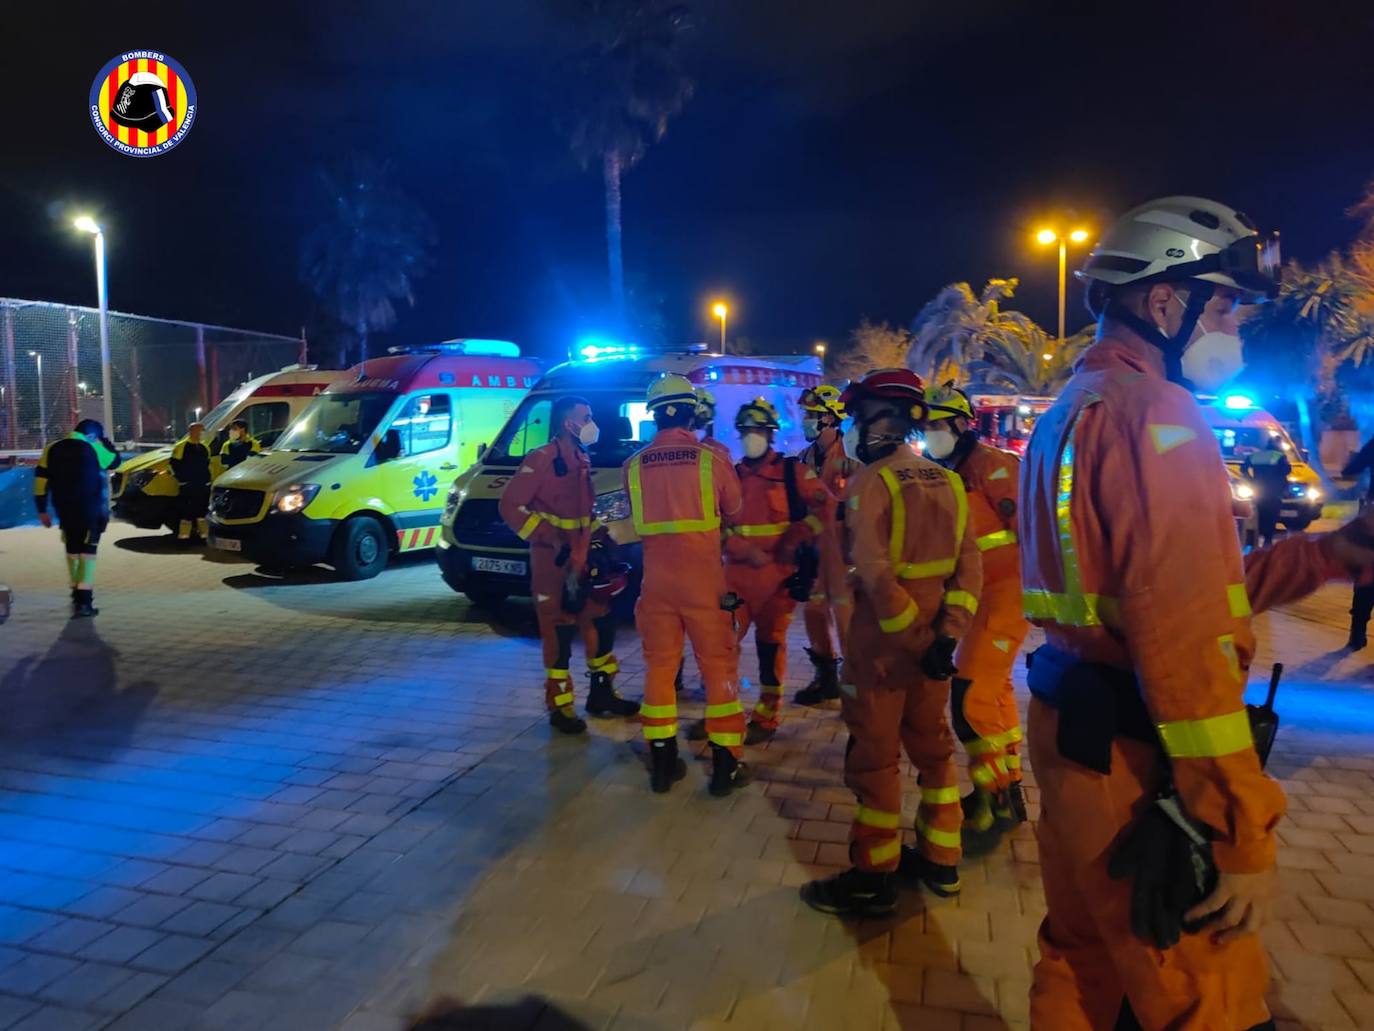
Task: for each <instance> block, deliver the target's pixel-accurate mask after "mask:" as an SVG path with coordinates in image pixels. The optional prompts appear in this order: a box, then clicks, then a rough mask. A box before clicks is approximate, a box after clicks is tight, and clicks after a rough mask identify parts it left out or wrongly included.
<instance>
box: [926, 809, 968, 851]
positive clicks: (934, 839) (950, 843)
mask: <svg viewBox="0 0 1374 1031" xmlns="http://www.w3.org/2000/svg"><path fill="white" fill-rule="evenodd" d="M916 833H917V834H919V835H921V837H923V838H925V839H926V840H927V841H929V842H930V843H931V844H932V845H940V846H942V847H944V848H958V847H959V845H960V838H959V832H958V831H942V830H936V829H935V828H934V827H932V826H930V824H928V823H926V822H925V821H924V820H922V819H921V818H920V816H917V817H916Z"/></svg>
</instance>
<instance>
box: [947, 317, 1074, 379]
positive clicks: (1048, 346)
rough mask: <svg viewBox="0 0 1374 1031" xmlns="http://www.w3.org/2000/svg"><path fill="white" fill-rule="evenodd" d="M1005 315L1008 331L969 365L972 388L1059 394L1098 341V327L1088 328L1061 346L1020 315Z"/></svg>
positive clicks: (986, 346)
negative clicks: (1088, 350) (1089, 349)
mask: <svg viewBox="0 0 1374 1031" xmlns="http://www.w3.org/2000/svg"><path fill="white" fill-rule="evenodd" d="M1006 315H1007V317H1008V319H1007V322H1008V325H1007V326H1006V331H1005V332H1004V333H1002V334H999V335H998V336H996V337H993V338H991V339H989V340H988V342H987V344H986V345H985V346H984V349H983V357H982V358H981V359H978V360H976V361H972V362H970V363H969V365H968V373H969V378H970V380H971V381H972V383H973V385H974V386H975V387H978V388H992V389H994V391H995V390H997V388H1007V389H1010V390H1011V392H1012V393H1016V394H1034V395H1039V396H1042V397H1044V396H1053V395H1055V394H1057V393H1059V391H1060V390H1061V389H1062V388H1063V386H1064V384H1065V383H1067V382H1068V381H1069V377H1070V376H1072V375H1073V367H1074V365H1075V364H1076V363H1077V362H1078V359H1079V356H1080V355H1082V353H1083V352H1084V351H1085V350H1087V349H1088V347H1089V345H1091V344H1092V342H1093V340H1094V339H1095V338H1096V336H1097V327H1095V326H1085V327H1084V328H1083V329H1080V330H1079V331H1078V332H1077V333H1075V334H1074V335H1073V336H1071V337H1069V338H1068V339H1067V340H1065V341H1064V342H1063V343H1062V344H1061V343H1058V342H1057V341H1055V340H1054V339H1053V338H1052V337H1051V336H1050V335H1049V334H1048V333H1046V332H1045V331H1044V330H1043V329H1041V328H1040V326H1039V325H1037V324H1036V323H1035V322H1034V321H1032V320H1031V319H1029V318H1027V317H1026V316H1024V315H1022V314H1021V313H1020V312H1007V313H1006Z"/></svg>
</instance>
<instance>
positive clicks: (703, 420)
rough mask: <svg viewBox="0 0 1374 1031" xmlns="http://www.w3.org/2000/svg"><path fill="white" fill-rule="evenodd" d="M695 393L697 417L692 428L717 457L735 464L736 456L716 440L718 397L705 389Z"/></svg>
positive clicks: (699, 389) (699, 388)
mask: <svg viewBox="0 0 1374 1031" xmlns="http://www.w3.org/2000/svg"><path fill="white" fill-rule="evenodd" d="M694 393H695V394H696V396H697V409H696V416H695V418H694V419H693V420H692V428H693V429H695V430H696V431H697V432H698V433H700V434H701V442H702V443H703V444H704V445H706V446H707V447H708V448H710V449H711V450H712V451H714V452H715V453H716V454H717V455H719V456H720V457H721V458H723V459H724V460H725V461H727V462H729V463H730V464H731V465H734V464H735V459H734V456H732V455H731V454H730V449H729V448H728V447H727V446H726V445H725V444H724V443H723V442H721V441H719V440H717V439H716V436H715V433H716V395H715V394H713V393H711V392H710V391H709V390H707V389H706V388H705V387H697V388H696V390H695V391H694Z"/></svg>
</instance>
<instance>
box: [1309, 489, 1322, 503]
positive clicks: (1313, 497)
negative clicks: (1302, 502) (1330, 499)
mask: <svg viewBox="0 0 1374 1031" xmlns="http://www.w3.org/2000/svg"><path fill="white" fill-rule="evenodd" d="M1321 499H1322V492H1321V491H1320V490H1318V489H1317V488H1316V487H1308V488H1307V500H1308V501H1320V500H1321Z"/></svg>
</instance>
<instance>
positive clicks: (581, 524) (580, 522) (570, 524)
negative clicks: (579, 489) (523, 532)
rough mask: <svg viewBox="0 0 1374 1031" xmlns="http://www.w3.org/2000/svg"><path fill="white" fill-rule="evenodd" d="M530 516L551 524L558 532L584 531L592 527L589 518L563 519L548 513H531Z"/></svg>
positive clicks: (590, 518)
mask: <svg viewBox="0 0 1374 1031" xmlns="http://www.w3.org/2000/svg"><path fill="white" fill-rule="evenodd" d="M531 515H533V516H535V517H537V518H539V519H543V520H545V521H546V522H548V523H551V524H552V525H554V526H556V527H558V528H559V529H560V530H585V529H587V527H589V526H591V525H592V517H591V516H581V517H579V518H577V519H565V518H563V517H562V516H556V515H550V514H549V513H548V512H533V513H531ZM526 525H528V524H526Z"/></svg>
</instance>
